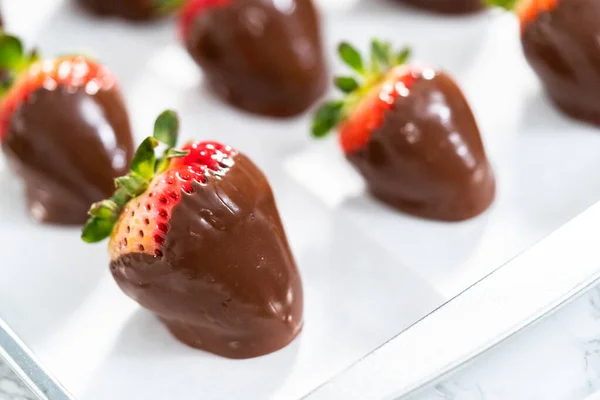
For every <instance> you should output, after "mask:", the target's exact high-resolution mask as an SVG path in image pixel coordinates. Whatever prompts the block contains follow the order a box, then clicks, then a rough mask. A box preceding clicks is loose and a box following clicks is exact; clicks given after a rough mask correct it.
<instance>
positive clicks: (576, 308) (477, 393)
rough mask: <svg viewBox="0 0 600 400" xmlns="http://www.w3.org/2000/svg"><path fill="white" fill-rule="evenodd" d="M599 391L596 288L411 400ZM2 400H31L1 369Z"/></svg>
mask: <svg viewBox="0 0 600 400" xmlns="http://www.w3.org/2000/svg"><path fill="white" fill-rule="evenodd" d="M597 390H600V285H599V286H597V287H595V288H594V289H592V290H590V291H589V292H587V293H585V294H584V295H583V296H581V297H579V298H577V299H576V300H574V301H572V302H571V303H569V304H566V305H565V306H563V307H562V308H560V309H558V310H557V311H556V312H554V313H553V314H550V315H549V316H547V317H545V318H544V319H542V320H540V321H538V322H537V323H535V324H534V325H532V326H530V327H528V328H526V329H524V330H522V331H521V332H519V333H517V334H516V335H514V336H512V337H511V338H509V339H508V340H506V341H505V342H503V343H501V344H500V345H499V346H497V347H495V348H493V349H492V350H490V351H488V352H487V353H485V354H483V355H482V356H480V357H479V358H477V359H476V360H474V361H473V362H472V363H470V364H468V365H466V366H465V367H464V368H462V369H461V370H459V371H455V372H453V373H451V374H450V375H449V376H447V377H444V378H442V379H441V380H440V381H439V382H436V383H434V384H432V385H430V386H429V387H427V388H425V389H424V390H422V391H420V392H419V393H415V394H414V395H412V396H411V397H410V400H537V399H543V400H580V399H586V398H587V397H588V396H589V395H591V394H592V393H594V392H596V391H597ZM0 400H35V397H34V396H33V394H31V393H30V392H29V391H28V390H27V389H26V387H25V386H24V385H23V384H22V383H21V382H20V381H19V379H18V378H16V377H15V376H14V375H13V374H12V373H11V372H10V370H9V369H8V367H6V366H5V365H2V364H0Z"/></svg>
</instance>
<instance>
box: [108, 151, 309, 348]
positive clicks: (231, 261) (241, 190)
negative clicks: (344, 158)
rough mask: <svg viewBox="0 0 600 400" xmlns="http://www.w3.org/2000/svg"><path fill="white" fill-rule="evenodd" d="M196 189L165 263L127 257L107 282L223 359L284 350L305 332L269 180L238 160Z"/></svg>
mask: <svg viewBox="0 0 600 400" xmlns="http://www.w3.org/2000/svg"><path fill="white" fill-rule="evenodd" d="M192 188H193V193H186V192H184V191H181V196H182V197H181V200H180V202H179V203H178V204H176V205H175V206H174V208H173V211H172V216H171V219H170V221H169V230H168V233H166V234H165V241H164V244H163V245H162V247H161V252H162V254H163V255H162V256H161V257H158V256H154V255H153V254H146V253H129V254H123V255H121V256H119V257H118V258H117V259H115V260H113V261H112V262H111V265H110V269H111V272H112V275H113V277H114V278H115V280H116V281H117V283H118V285H119V286H120V288H121V289H122V290H123V291H124V292H125V293H126V294H127V295H128V296H130V297H131V298H133V299H134V300H136V301H137V302H138V303H139V304H141V305H142V306H143V307H145V308H147V309H149V310H150V311H152V312H154V313H155V314H156V315H157V316H158V317H159V318H160V319H161V320H162V321H163V322H164V323H165V324H166V326H167V327H168V328H169V330H170V331H171V332H172V333H173V335H174V336H175V337H177V338H178V339H179V340H180V341H182V342H183V343H186V344H188V345H190V346H192V347H195V348H199V349H203V350H206V351H209V352H212V353H215V354H218V355H221V356H225V357H229V358H250V357H256V356H260V355H264V354H268V353H271V352H273V351H276V350H278V349H280V348H282V347H284V346H285V345H287V344H288V343H290V342H291V341H292V340H293V339H294V338H295V337H296V336H297V335H298V333H299V332H300V330H301V329H302V322H303V319H302V308H303V293H302V284H301V280H300V276H299V273H298V270H297V268H296V264H295V261H294V258H293V256H292V253H291V251H290V248H289V245H288V241H287V238H286V235H285V232H284V229H283V226H282V223H281V220H280V218H279V213H278V211H277V207H276V205H275V200H274V198H273V193H272V191H271V188H270V186H269V184H268V182H267V180H266V178H265V177H264V175H263V174H262V173H261V172H260V170H259V169H258V168H257V167H256V166H255V165H254V164H253V163H252V162H251V161H250V160H249V159H248V158H246V157H245V156H244V155H242V154H239V153H238V154H235V156H233V165H232V166H231V167H230V168H228V169H226V170H225V172H222V173H219V172H215V171H209V172H208V173H207V178H206V183H198V182H194V183H192Z"/></svg>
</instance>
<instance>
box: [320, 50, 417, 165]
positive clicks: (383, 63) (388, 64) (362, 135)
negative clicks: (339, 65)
mask: <svg viewBox="0 0 600 400" xmlns="http://www.w3.org/2000/svg"><path fill="white" fill-rule="evenodd" d="M338 53H339V55H340V57H341V58H342V60H343V61H344V63H346V64H347V65H348V66H349V67H350V68H352V69H353V70H354V71H356V72H357V73H358V74H359V76H360V77H361V78H362V79H363V82H362V85H359V83H358V81H357V79H355V78H354V77H351V76H339V77H336V78H335V79H334V83H335V86H336V87H337V88H338V89H339V90H340V91H342V92H343V93H345V94H347V97H346V98H345V99H343V100H334V101H331V102H328V103H326V104H324V105H323V106H321V107H320V108H319V110H318V111H317V113H316V116H315V119H314V121H313V125H312V132H313V135H314V136H315V137H323V136H325V135H327V134H328V133H329V132H330V131H331V130H332V129H333V128H334V127H335V126H337V125H339V140H340V145H341V146H342V149H343V150H344V152H345V153H351V152H354V151H357V150H360V149H362V148H364V146H365V145H366V144H367V143H368V142H369V139H370V137H371V135H372V133H373V131H374V130H375V129H377V128H378V127H380V126H381V125H382V124H383V120H384V116H385V113H386V111H388V110H390V109H391V108H392V107H393V105H394V102H395V101H396V99H397V98H398V97H399V96H402V95H406V93H408V91H409V89H410V86H411V85H412V84H413V83H414V81H415V76H417V75H418V74H419V71H418V70H417V69H416V68H414V67H410V66H406V65H404V63H405V62H406V61H407V60H408V58H409V57H410V49H409V48H404V49H402V50H401V51H400V52H397V53H395V52H392V51H391V49H390V45H389V44H388V43H383V42H381V41H379V40H376V39H375V40H373V41H372V44H371V59H372V63H373V64H372V66H371V68H370V69H369V70H367V69H365V66H364V65H363V60H362V57H361V55H360V54H359V53H358V51H356V49H354V48H353V47H352V46H351V45H350V44H348V43H345V42H344V43H341V44H340V45H339V47H338Z"/></svg>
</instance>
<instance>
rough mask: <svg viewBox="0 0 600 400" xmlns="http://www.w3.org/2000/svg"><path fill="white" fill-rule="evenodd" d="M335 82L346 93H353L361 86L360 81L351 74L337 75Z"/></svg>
mask: <svg viewBox="0 0 600 400" xmlns="http://www.w3.org/2000/svg"><path fill="white" fill-rule="evenodd" d="M334 83H335V86H336V87H337V88H338V89H340V90H341V91H342V92H344V93H352V92H354V91H355V90H356V89H358V88H359V85H358V82H357V81H356V79H354V78H352V77H351V76H337V77H335V79H334Z"/></svg>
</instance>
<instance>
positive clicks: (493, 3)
mask: <svg viewBox="0 0 600 400" xmlns="http://www.w3.org/2000/svg"><path fill="white" fill-rule="evenodd" d="M485 2H486V4H487V5H488V6H490V7H502V8H504V9H505V10H507V11H514V10H515V7H516V6H517V3H518V2H519V0H485Z"/></svg>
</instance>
